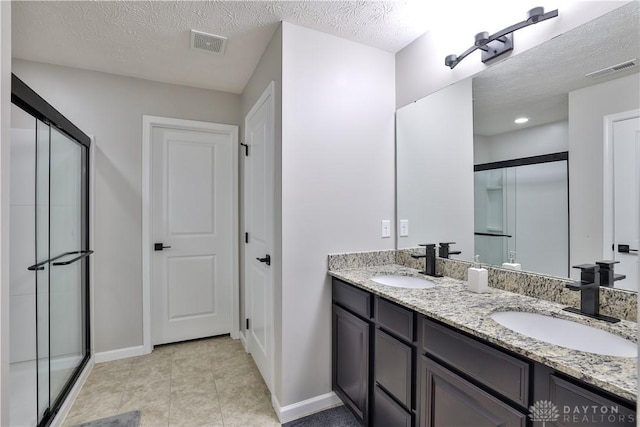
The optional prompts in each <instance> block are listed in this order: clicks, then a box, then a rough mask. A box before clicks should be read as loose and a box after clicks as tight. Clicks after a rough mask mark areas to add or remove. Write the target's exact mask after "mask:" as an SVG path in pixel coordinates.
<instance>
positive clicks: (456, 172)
mask: <svg viewBox="0 0 640 427" xmlns="http://www.w3.org/2000/svg"><path fill="white" fill-rule="evenodd" d="M471 89H472V88H471V79H466V80H463V81H461V82H458V83H456V84H454V85H451V86H449V87H447V88H445V89H443V90H441V91H438V92H436V93H434V94H432V95H431V96H429V97H426V98H423V99H421V100H419V101H417V102H414V103H412V104H409V105H407V106H405V107H403V108H401V109H399V110H398V112H397V114H396V124H397V131H396V139H397V141H396V145H397V149H396V162H397V165H398V167H397V169H398V171H397V173H396V180H397V187H398V188H397V199H398V202H397V214H398V220H408V221H409V236H407V237H398V247H399V248H412V247H417V246H418V245H419V244H421V243H438V242H456V245H455V246H454V247H453V248H452V249H453V250H460V251H462V254H461V255H459V256H456V258H457V259H467V260H472V259H473V252H474V242H473V107H472V100H471V93H472V90H471Z"/></svg>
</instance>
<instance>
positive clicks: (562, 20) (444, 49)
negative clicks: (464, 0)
mask: <svg viewBox="0 0 640 427" xmlns="http://www.w3.org/2000/svg"><path fill="white" fill-rule="evenodd" d="M539 3H540V2H539V1H534V0H530V1H529V0H527V1H524V2H522V15H520V16H514V17H513V18H512V20H511V21H507V22H508V23H507V24H505V26H508V25H511V24H515V23H517V22H520V21H521V20H523V19H524V15H525V13H526V11H528V10H529V9H531V8H533V7H536V6H540V4H539ZM625 3H629V2H628V1H615V0H614V1H606V0H604V1H586V0H577V1H572V2H565V4H566V6H563V7H560V8H559V9H558V17H556V18H552V19H550V20H547V21H543V22H541V23H539V24H536V25H532V26H529V27H527V28H524V29H521V30H519V31H517V32H516V33H515V34H514V49H513V51H512V52H510V53H508V54H505V55H504V57H499V58H497V59H496V60H494V61H491V63H490V64H488V65H485V64H483V63H482V62H481V61H480V53H479V52H474V53H472V54H471V55H469V56H468V57H467V58H466V59H464V60H463V61H462V62H460V64H458V66H456V67H455V68H454V69H453V70H451V69H449V67H446V66H445V65H444V58H445V56H447V55H449V54H457V55H459V54H461V53H462V52H463V51H465V50H466V49H467V48H469V47H471V45H472V44H473V37H474V35H475V34H476V33H477V32H479V31H488V32H489V33H490V34H491V33H494V32H496V31H499V30H501V29H502V28H504V27H503V26H499V27H497V28H484V27H481V28H479V29H478V30H476V31H475V32H474V30H472V29H471V28H469V26H468V25H460V24H457V20H456V19H455V18H450V19H447V25H446V29H443V30H438V31H433V32H429V33H426V34H424V35H423V36H422V37H420V38H418V39H416V40H415V41H414V42H413V43H411V44H410V45H408V46H407V47H405V48H404V49H402V50H401V51H400V52H398V53H397V54H396V107H397V108H400V107H402V106H404V105H407V104H409V103H411V102H413V101H415V100H418V99H420V98H422V97H424V96H426V95H429V94H431V93H433V92H435V91H437V90H439V89H442V88H443V87H445V86H448V85H450V84H452V83H455V82H457V81H460V80H463V79H465V78H467V77H469V76H472V75H474V74H476V73H478V72H480V71H482V70H484V69H485V68H487V67H488V66H491V65H493V64H494V63H496V62H500V61H503V60H505V59H508V58H509V57H512V56H514V55H517V54H519V53H522V52H524V51H526V50H528V49H530V48H532V47H534V46H537V45H538V44H540V43H542V42H544V41H546V40H550V39H552V38H553V37H556V36H558V35H559V34H562V33H564V32H567V31H569V30H571V29H572V28H575V27H577V26H579V25H582V24H584V23H585V22H588V21H591V20H592V19H594V18H597V17H598V16H600V15H603V14H605V13H606V12H609V11H611V10H614V9H616V8H618V7H620V6H622V5H624V4H625ZM549 10H551V9H550V8H547V11H549ZM460 13H464V10H461V11H460ZM496 13H498V12H497V11H496V8H493V7H487V8H486V15H485V16H479V14H476V15H477V16H475V21H476V22H479V23H482V22H483V20H487V19H491V18H492V16H493V15H494V14H496ZM443 28H444V27H443ZM460 34H462V35H465V34H466V35H467V36H466V40H468V41H467V42H461V41H459V40H460V37H459V35H460ZM464 39H465V38H464V37H463V38H462V40H464ZM460 43H463V44H462V45H461V44H460Z"/></svg>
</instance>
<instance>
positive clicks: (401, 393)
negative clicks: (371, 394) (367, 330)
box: [374, 329, 414, 409]
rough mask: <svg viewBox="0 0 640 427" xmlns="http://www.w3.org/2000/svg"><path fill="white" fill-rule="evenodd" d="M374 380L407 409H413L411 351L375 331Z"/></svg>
mask: <svg viewBox="0 0 640 427" xmlns="http://www.w3.org/2000/svg"><path fill="white" fill-rule="evenodd" d="M375 356H376V357H375V359H374V364H375V366H374V371H375V380H376V383H378V384H379V385H380V386H382V388H384V389H385V390H386V391H387V392H388V393H389V394H391V395H393V397H395V398H396V399H398V401H400V403H402V404H403V405H404V406H405V407H406V408H407V409H413V408H414V405H413V398H412V393H411V380H412V378H413V376H414V374H413V372H412V369H413V351H412V349H411V347H409V346H408V345H406V344H404V343H402V342H400V341H398V340H397V339H395V338H394V337H392V336H391V335H389V334H387V333H385V332H383V331H381V330H380V329H376V344H375Z"/></svg>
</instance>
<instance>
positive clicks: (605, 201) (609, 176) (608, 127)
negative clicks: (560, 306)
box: [602, 109, 640, 259]
mask: <svg viewBox="0 0 640 427" xmlns="http://www.w3.org/2000/svg"><path fill="white" fill-rule="evenodd" d="M638 117H640V109H634V110H629V111H623V112H621V113H616V114H608V115H606V116H604V118H603V126H602V127H603V130H604V135H603V139H602V142H603V144H602V145H603V148H602V154H603V155H602V158H603V163H602V256H603V258H606V259H614V258H613V256H614V252H615V251H614V250H613V249H612V248H611V242H613V238H614V235H613V234H614V200H613V194H614V188H613V126H614V124H615V123H616V122H622V121H625V120H630V119H635V118H638Z"/></svg>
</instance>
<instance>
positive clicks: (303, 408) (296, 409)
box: [271, 392, 342, 424]
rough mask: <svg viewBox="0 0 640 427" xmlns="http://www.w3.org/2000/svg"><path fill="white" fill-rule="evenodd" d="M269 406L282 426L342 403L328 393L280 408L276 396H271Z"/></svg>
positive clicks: (335, 396) (333, 394) (331, 393)
mask: <svg viewBox="0 0 640 427" xmlns="http://www.w3.org/2000/svg"><path fill="white" fill-rule="evenodd" d="M271 404H272V405H273V409H275V411H276V415H278V418H279V419H280V422H281V423H282V424H284V423H288V422H289V421H293V420H297V419H298V418H302V417H305V416H307V415H311V414H313V413H316V412H320V411H324V410H325V409H329V408H333V407H335V406H339V405H342V401H341V400H340V398H339V397H338V396H337V395H336V394H335V393H334V392H329V393H326V394H321V395H320V396H316V397H312V398H311V399H307V400H302V401H300V402H296V403H293V404H291V405H287V406H280V402H278V399H277V398H276V396H275V395H273V394H272V395H271Z"/></svg>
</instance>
